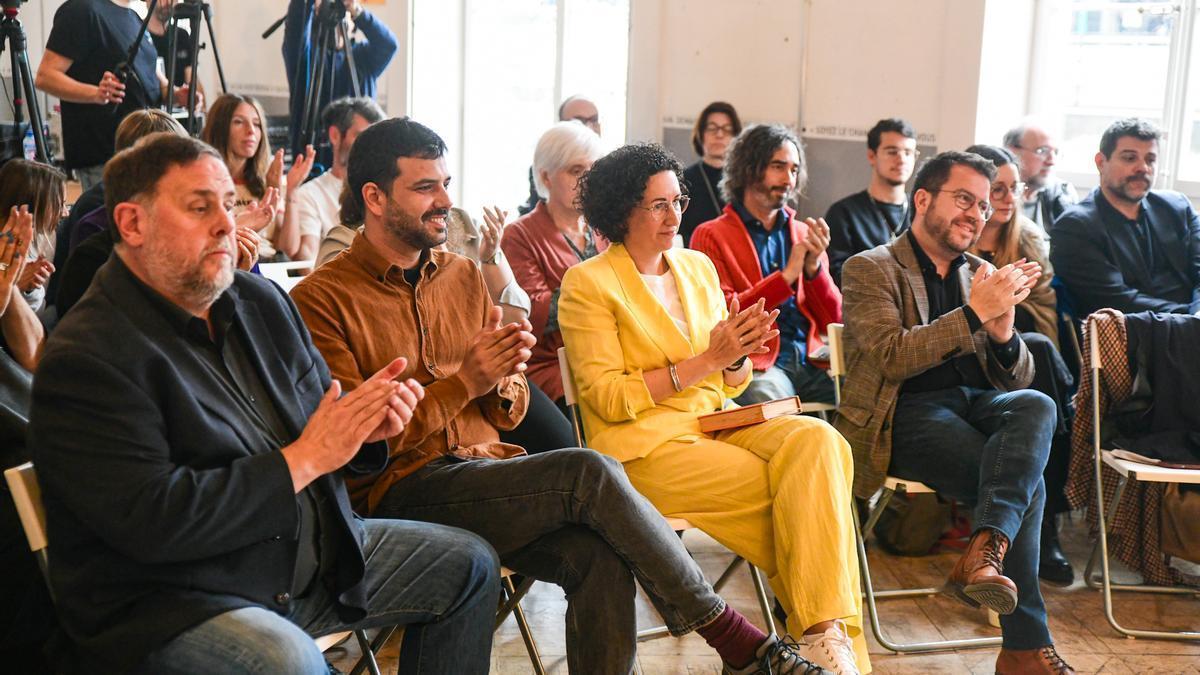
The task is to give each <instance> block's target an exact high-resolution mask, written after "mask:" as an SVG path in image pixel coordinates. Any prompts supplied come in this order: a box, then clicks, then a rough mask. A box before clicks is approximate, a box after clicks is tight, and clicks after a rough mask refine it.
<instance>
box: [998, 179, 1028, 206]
mask: <svg viewBox="0 0 1200 675" xmlns="http://www.w3.org/2000/svg"><path fill="white" fill-rule="evenodd" d="M990 194H991V197H992V200H993V201H995V200H997V199H1004V197H1005V195H1012V196H1013V197H1014V198H1015V197H1017V196H1018V195H1022V194H1025V184H1024V183H1022V182H1020V181H1017V182H1016V183H1013V184H1012V185H1005V184H1004V183H996V184H995V185H993V186H992V191H991V193H990Z"/></svg>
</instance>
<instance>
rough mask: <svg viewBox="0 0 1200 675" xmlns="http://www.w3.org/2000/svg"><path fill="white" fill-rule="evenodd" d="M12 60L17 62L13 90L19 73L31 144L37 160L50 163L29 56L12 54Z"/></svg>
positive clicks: (14, 69)
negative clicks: (26, 109)
mask: <svg viewBox="0 0 1200 675" xmlns="http://www.w3.org/2000/svg"><path fill="white" fill-rule="evenodd" d="M13 58H14V60H15V61H18V64H16V65H15V66H14V68H13V80H14V81H13V88H14V89H15V88H16V85H17V83H16V81H15V80H16V79H17V74H18V73H20V77H21V86H23V87H24V88H25V105H26V106H28V107H29V124H30V125H31V128H32V129H33V142H34V144H35V145H36V146H37V160H38V161H39V162H43V163H46V164H49V163H50V150H49V148H48V147H47V146H46V133H45V129H44V128H43V127H42V111H41V107H40V106H39V105H38V100H37V92H36V91H35V90H34V88H33V73H32V72H30V68H29V55H28V54H27V53H25V52H24V51H22V52H20V54H18V53H17V52H15V51H14V52H13Z"/></svg>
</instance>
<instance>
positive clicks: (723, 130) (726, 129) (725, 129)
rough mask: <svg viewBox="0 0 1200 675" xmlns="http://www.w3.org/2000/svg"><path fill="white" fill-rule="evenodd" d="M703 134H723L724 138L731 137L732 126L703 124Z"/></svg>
mask: <svg viewBox="0 0 1200 675" xmlns="http://www.w3.org/2000/svg"><path fill="white" fill-rule="evenodd" d="M704 133H706V134H724V135H725V136H732V135H733V125H732V124H705V125H704Z"/></svg>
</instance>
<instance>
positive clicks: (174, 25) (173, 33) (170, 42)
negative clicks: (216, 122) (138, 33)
mask: <svg viewBox="0 0 1200 675" xmlns="http://www.w3.org/2000/svg"><path fill="white" fill-rule="evenodd" d="M178 40H179V17H178V16H177V15H175V14H172V15H171V20H170V21H168V22H167V100H165V101H163V103H164V104H165V105H166V107H167V114H168V115H171V114H174V113H175V68H176V65H177V64H176V63H175V60H176V58H178V56H179V46H178V44H177V43H178ZM159 56H162V55H161V54H159ZM188 130H189V131H190V130H191V126H190V125H189V126H188Z"/></svg>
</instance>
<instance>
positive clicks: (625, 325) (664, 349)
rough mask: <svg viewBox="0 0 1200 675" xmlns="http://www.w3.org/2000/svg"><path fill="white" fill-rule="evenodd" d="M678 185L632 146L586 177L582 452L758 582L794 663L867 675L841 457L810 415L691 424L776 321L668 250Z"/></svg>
mask: <svg viewBox="0 0 1200 675" xmlns="http://www.w3.org/2000/svg"><path fill="white" fill-rule="evenodd" d="M680 178H681V173H680V165H679V163H678V162H677V161H676V160H675V158H674V157H672V156H671V155H670V154H669V153H667V152H666V151H665V150H664V149H662V148H661V147H659V146H657V145H629V146H625V147H623V148H620V149H618V150H615V151H614V152H612V153H611V154H609V155H608V156H606V157H604V158H602V159H600V160H599V161H597V162H596V163H595V165H594V166H593V167H592V169H591V171H590V172H589V173H587V174H585V175H584V176H583V178H582V179H581V184H580V198H579V199H580V204H581V206H582V210H583V215H584V217H585V218H586V219H587V221H588V223H589V225H590V226H591V227H593V228H595V229H596V230H597V231H598V232H599V233H600V234H602V235H604V236H605V237H607V238H608V239H609V241H611V242H612V244H613V245H612V246H611V247H610V248H609V249H608V250H607V251H605V252H604V253H602V254H600V255H598V256H596V257H594V258H592V259H590V260H588V261H586V262H583V263H580V264H578V265H576V266H574V267H572V268H571V269H570V270H568V271H567V273H566V276H565V277H564V278H563V282H562V291H561V296H560V299H559V303H558V322H559V326H560V327H561V328H562V335H563V339H564V341H565V344H566V348H567V356H568V359H569V362H570V364H571V367H572V370H573V372H574V376H575V380H576V383H577V385H578V389H579V395H580V406H581V410H582V414H583V423H584V431H585V433H586V434H587V439H588V445H589V447H592V448H594V449H596V450H598V451H600V452H603V453H605V454H607V455H611V456H613V457H614V458H616V459H618V460H620V461H621V462H623V463H624V466H625V471H626V473H627V474H628V475H629V478H630V480H631V481H632V482H633V484H634V486H635V487H637V489H638V490H639V491H641V493H642V494H644V495H645V496H646V497H647V498H648V499H650V501H651V502H653V503H654V505H655V506H656V507H657V508H658V509H659V511H661V512H662V513H663V514H664V515H667V516H674V517H680V518H686V519H688V520H689V521H691V522H692V523H693V524H694V525H696V526H697V527H699V528H700V529H701V530H703V531H705V532H707V533H708V534H709V535H710V536H712V537H713V538H714V539H716V540H717V541H719V542H721V543H722V544H723V545H725V546H726V547H728V548H729V549H731V550H732V551H734V552H736V553H737V554H738V555H740V556H742V557H744V558H746V559H747V560H748V561H750V562H751V563H752V564H753V565H755V566H756V567H758V568H760V569H762V570H763V571H764V572H766V574H767V575H768V577H769V580H770V584H771V587H772V589H773V590H774V591H775V594H776V596H777V597H778V598H779V600H780V603H781V604H782V605H783V608H784V610H785V611H786V612H787V614H788V620H787V624H788V626H787V627H788V632H789V633H790V634H791V635H793V636H800V639H799V640H798V643H799V645H798V652H799V654H800V655H801V656H803V657H805V658H807V659H809V660H810V661H813V662H815V663H817V664H819V665H821V666H823V667H824V668H826V669H827V670H830V671H832V672H836V673H860V672H861V673H866V672H869V671H870V661H869V659H868V657H867V650H866V643H865V641H864V639H863V634H862V626H863V624H862V610H861V601H860V597H861V596H860V593H859V573H858V560H857V557H856V554H855V544H854V530H853V523H852V522H851V517H852V516H851V508H850V500H851V492H850V490H851V484H852V480H853V460H852V458H851V454H850V446H849V445H848V444H847V443H846V441H845V439H843V438H842V437H841V435H840V434H838V433H837V432H836V431H835V430H834V429H833V427H831V426H829V425H828V424H826V423H824V422H822V421H820V420H818V419H815V418H811V417H799V416H788V417H782V418H776V419H773V420H769V421H767V422H765V423H762V424H756V425H753V426H748V427H742V428H738V429H731V430H725V431H721V432H718V433H716V434H705V433H701V432H700V426H699V422H698V419H699V417H700V416H701V415H704V414H706V413H710V412H713V411H715V410H719V409H720V408H721V407H722V404H723V402H724V401H725V399H727V398H733V397H735V396H737V395H738V394H740V393H741V392H742V391H743V390H744V389H745V388H746V385H747V384H749V382H750V377H751V364H750V363H749V359H746V358H744V357H745V356H746V355H748V354H751V353H756V352H759V351H761V350H763V349H765V347H764V346H763V344H764V342H766V341H767V340H769V339H770V338H772V337H773V336H774V334H775V332H776V331H773V330H771V328H770V327H771V325H772V324H773V322H774V320H775V313H774V312H772V313H768V312H765V311H763V309H762V305H761V302H760V303H759V304H757V305H755V306H753V307H749V308H747V309H745V310H739V308H738V307H737V305H736V304H734V306H733V307H731V308H729V309H730V310H732V314H731V313H730V311H727V309H726V306H725V301H724V297H723V296H722V294H721V288H720V284H719V282H718V280H717V272H716V269H715V268H714V267H713V264H712V262H711V261H710V260H709V259H708V258H707V257H706V256H705V255H704V254H702V253H699V252H696V251H690V250H686V249H678V248H672V242H673V240H674V237H675V233H676V231H677V230H678V229H679V216H680V214H681V213H682V212H683V210H684V209H685V208H686V207H687V201H688V198H687V196H686V195H684V194H683V193H682V191H681V189H680Z"/></svg>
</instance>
